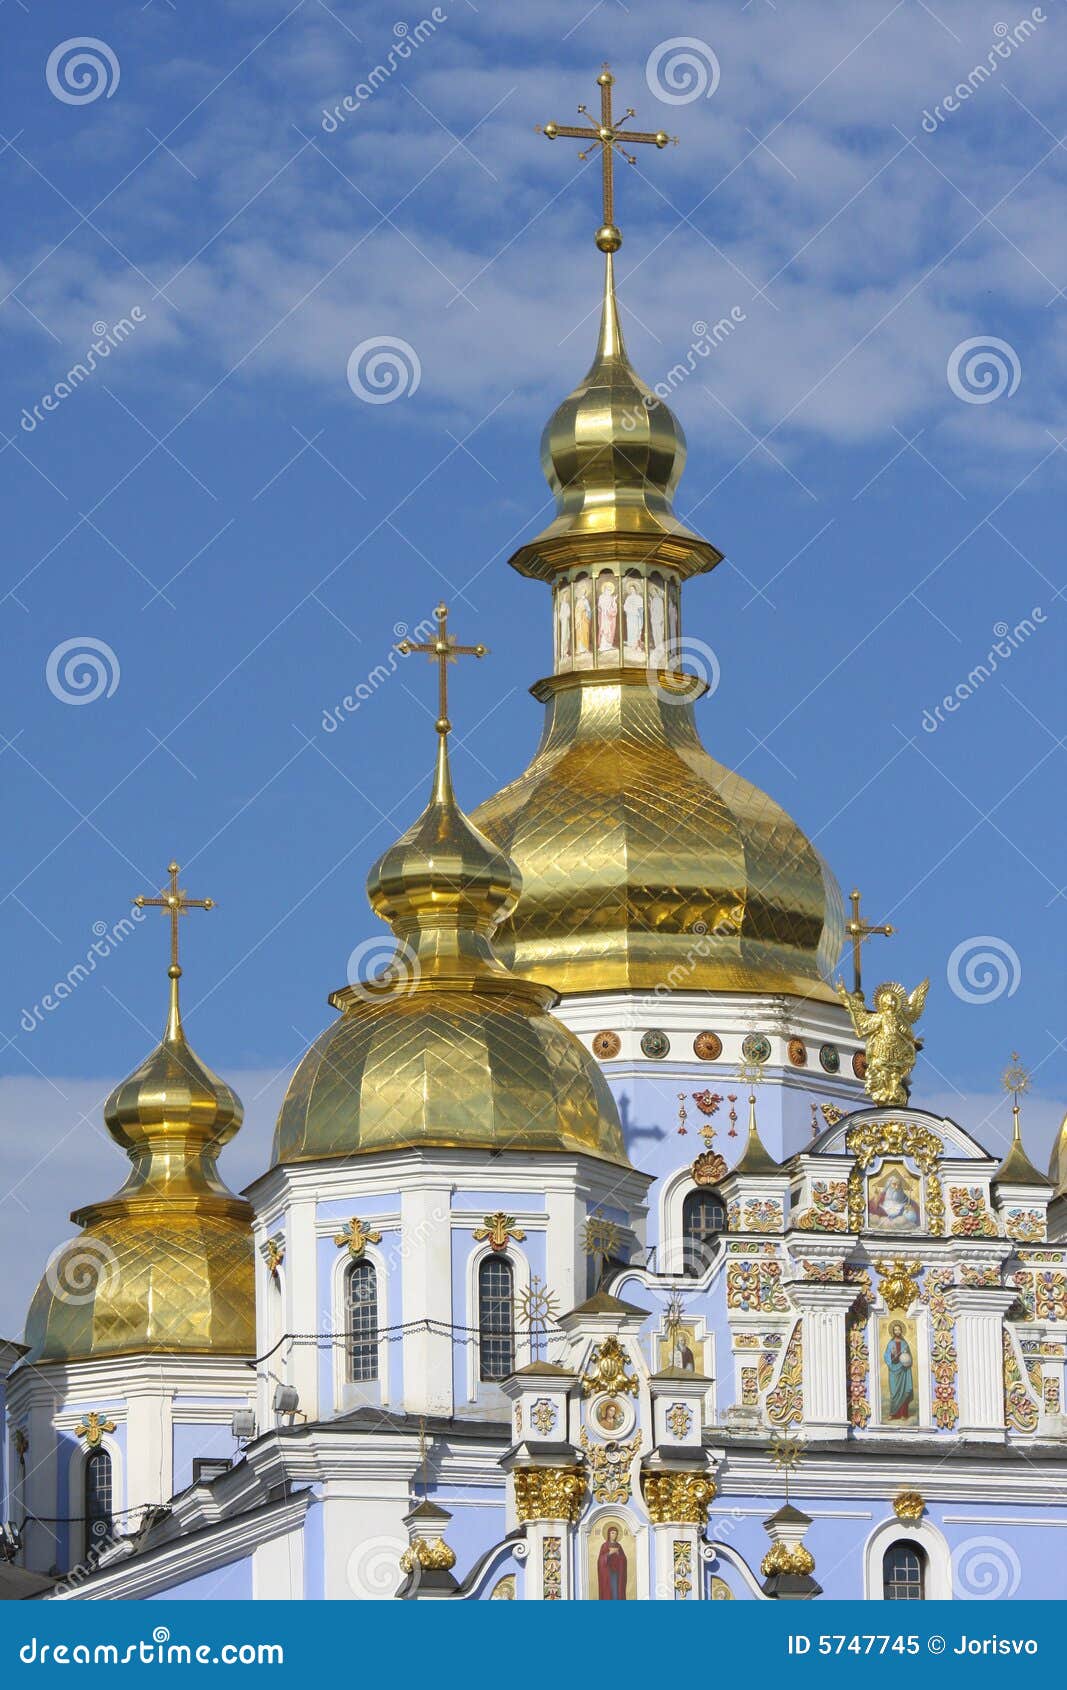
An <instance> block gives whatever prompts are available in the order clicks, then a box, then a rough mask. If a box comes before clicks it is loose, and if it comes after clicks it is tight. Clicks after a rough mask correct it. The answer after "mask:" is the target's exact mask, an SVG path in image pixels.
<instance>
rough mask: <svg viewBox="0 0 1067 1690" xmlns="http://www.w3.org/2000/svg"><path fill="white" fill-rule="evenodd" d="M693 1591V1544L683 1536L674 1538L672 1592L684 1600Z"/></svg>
mask: <svg viewBox="0 0 1067 1690" xmlns="http://www.w3.org/2000/svg"><path fill="white" fill-rule="evenodd" d="M692 1592H693V1546H692V1544H691V1543H688V1542H687V1541H686V1539H685V1538H675V1540H674V1594H675V1596H676V1597H677V1599H678V1600H679V1601H680V1602H684V1601H685V1600H686V1598H687V1597H688V1596H691V1595H692Z"/></svg>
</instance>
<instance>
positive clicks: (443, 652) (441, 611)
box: [396, 603, 489, 734]
mask: <svg viewBox="0 0 1067 1690" xmlns="http://www.w3.org/2000/svg"><path fill="white" fill-rule="evenodd" d="M434 616H435V617H436V618H437V638H436V639H435V640H427V641H426V642H425V643H424V644H422V645H418V644H416V642H415V641H414V640H401V641H400V644H399V645H398V646H397V648H396V649H397V651H398V652H399V653H400V655H401V656H402V657H410V656H411V654H412V652H415V651H421V652H425V654H426V656H427V657H430V658H432V659H433V660H434V662H435V663H436V664H437V731H438V733H439V734H446V733H448V731H449V729H450V728H451V726H452V724H451V722H450V721H449V719H448V665H449V664H450V663H455V661H456V659H457V658H458V657H487V656H488V655H489V647H488V646H487V645H457V644H456V639H455V635H454V634H450V633H449V631H448V606H447V605H446V604H444V603H442V604H439V605H438V606H437V609H436V610H435V611H434Z"/></svg>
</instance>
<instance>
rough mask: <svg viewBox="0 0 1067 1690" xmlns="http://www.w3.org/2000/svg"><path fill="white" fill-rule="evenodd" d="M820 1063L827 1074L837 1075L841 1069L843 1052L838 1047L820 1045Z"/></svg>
mask: <svg viewBox="0 0 1067 1690" xmlns="http://www.w3.org/2000/svg"><path fill="white" fill-rule="evenodd" d="M819 1061H820V1063H821V1064H822V1069H823V1072H824V1073H825V1074H837V1073H839V1072H840V1068H841V1052H840V1051H839V1050H838V1048H837V1046H836V1045H820V1046H819Z"/></svg>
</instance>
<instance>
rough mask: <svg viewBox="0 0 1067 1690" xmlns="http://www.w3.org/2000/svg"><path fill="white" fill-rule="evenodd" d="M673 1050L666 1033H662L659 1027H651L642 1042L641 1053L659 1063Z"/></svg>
mask: <svg viewBox="0 0 1067 1690" xmlns="http://www.w3.org/2000/svg"><path fill="white" fill-rule="evenodd" d="M670 1048H671V1041H670V1039H669V1038H668V1037H667V1035H666V1033H661V1032H660V1030H659V1028H658V1027H650V1028H649V1030H648V1032H647V1033H645V1034H644V1036H643V1038H642V1040H641V1052H642V1055H644V1056H651V1057H653V1058H654V1060H656V1061H657V1062H658V1061H659V1059H660V1058H661V1057H663V1056H666V1055H667V1052H668V1051H669V1050H670Z"/></svg>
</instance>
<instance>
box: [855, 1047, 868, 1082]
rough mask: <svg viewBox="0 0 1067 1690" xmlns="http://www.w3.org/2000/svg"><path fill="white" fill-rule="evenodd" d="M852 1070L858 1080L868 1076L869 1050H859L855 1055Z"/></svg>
mask: <svg viewBox="0 0 1067 1690" xmlns="http://www.w3.org/2000/svg"><path fill="white" fill-rule="evenodd" d="M852 1072H853V1073H854V1074H855V1076H856V1078H857V1080H865V1079H866V1078H867V1052H866V1051H865V1050H857V1051H856V1052H855V1054H854V1055H853V1058H852Z"/></svg>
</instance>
